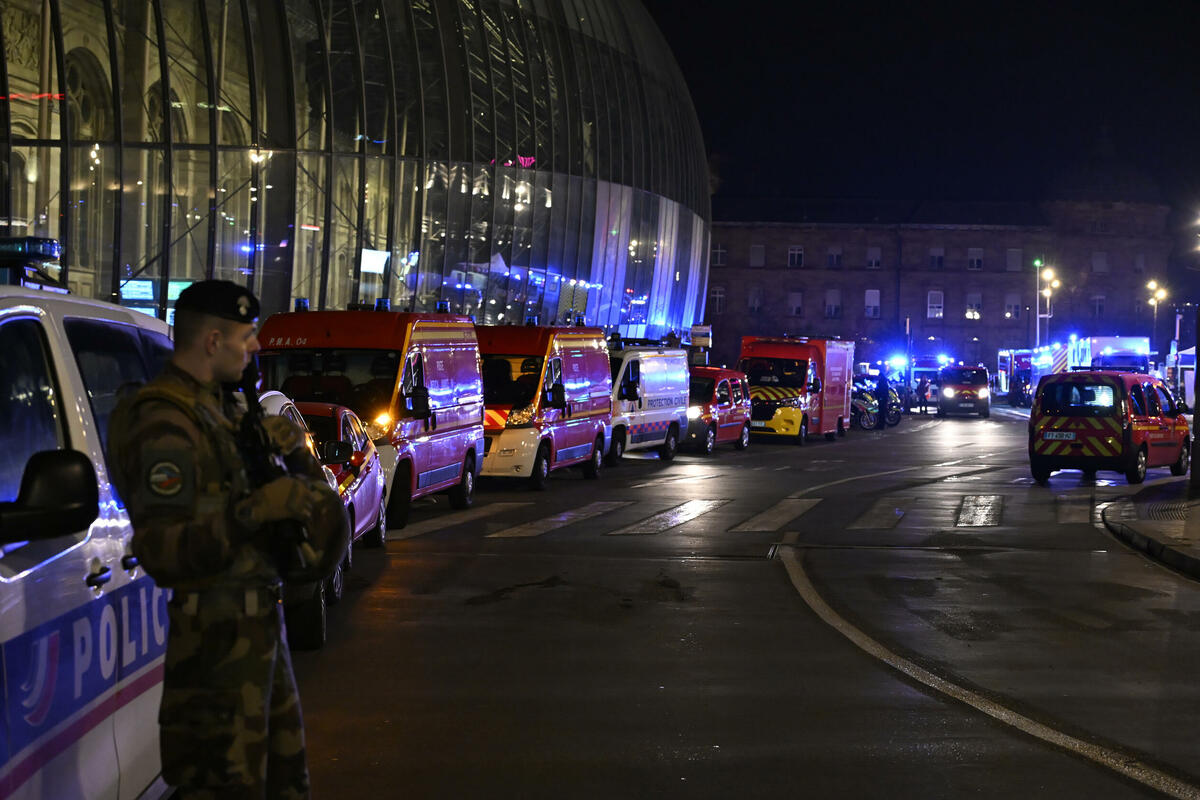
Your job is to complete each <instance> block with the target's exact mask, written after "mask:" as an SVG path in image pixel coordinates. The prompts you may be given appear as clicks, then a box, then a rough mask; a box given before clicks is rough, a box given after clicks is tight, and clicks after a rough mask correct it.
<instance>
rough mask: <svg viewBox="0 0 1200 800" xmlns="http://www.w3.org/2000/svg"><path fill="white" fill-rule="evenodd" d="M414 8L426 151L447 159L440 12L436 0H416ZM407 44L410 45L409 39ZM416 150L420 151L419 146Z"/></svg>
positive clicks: (447, 142) (433, 155)
mask: <svg viewBox="0 0 1200 800" xmlns="http://www.w3.org/2000/svg"><path fill="white" fill-rule="evenodd" d="M411 8H412V19H413V32H414V34H415V39H416V43H417V47H416V52H417V55H418V57H419V60H420V71H419V76H420V80H421V83H422V85H421V94H420V96H421V98H422V100H423V103H424V115H423V117H422V122H423V125H424V134H425V153H424V155H425V156H426V157H427V158H434V159H444V158H448V157H449V155H450V142H449V138H450V137H449V123H448V122H447V110H446V84H445V81H444V79H443V74H444V72H445V65H444V64H443V62H442V47H441V34H440V33H439V31H438V25H437V13H436V12H435V11H434V9H433V0H413V2H412V4H411ZM406 46H407V47H411V45H408V44H407V43H406ZM401 52H404V51H401ZM416 130H417V129H415V128H413V127H411V126H410V127H409V131H408V133H409V135H410V136H413V135H416ZM406 152H407V151H406ZM415 152H419V146H418V148H416V149H415Z"/></svg>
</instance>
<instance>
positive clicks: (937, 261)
mask: <svg viewBox="0 0 1200 800" xmlns="http://www.w3.org/2000/svg"><path fill="white" fill-rule="evenodd" d="M945 266H946V248H944V247H931V248H929V268H930V269H942V268H943V267H945ZM938 316H939V317H940V316H941V314H938Z"/></svg>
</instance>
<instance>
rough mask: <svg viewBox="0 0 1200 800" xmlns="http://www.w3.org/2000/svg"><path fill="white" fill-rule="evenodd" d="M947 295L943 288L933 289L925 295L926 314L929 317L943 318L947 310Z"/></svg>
mask: <svg viewBox="0 0 1200 800" xmlns="http://www.w3.org/2000/svg"><path fill="white" fill-rule="evenodd" d="M945 299H946V296H945V295H944V294H943V293H942V291H941V289H933V290H931V291H930V292H929V294H928V295H926V297H925V316H926V318H927V319H941V318H942V314H943V312H944V311H945Z"/></svg>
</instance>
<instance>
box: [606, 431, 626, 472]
mask: <svg viewBox="0 0 1200 800" xmlns="http://www.w3.org/2000/svg"><path fill="white" fill-rule="evenodd" d="M612 437H613V438H612V447H610V448H609V450H608V457H606V458H605V459H604V463H605V464H608V465H609V466H610V467H615V466H616V465H617V464H619V463H621V456H623V455H625V429H624V428H617V429H616V430H615V431H613V434H612Z"/></svg>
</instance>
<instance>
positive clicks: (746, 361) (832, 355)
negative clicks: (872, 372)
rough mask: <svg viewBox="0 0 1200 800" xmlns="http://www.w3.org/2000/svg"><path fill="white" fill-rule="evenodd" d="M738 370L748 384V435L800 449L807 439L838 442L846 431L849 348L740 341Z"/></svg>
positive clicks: (801, 341) (806, 341)
mask: <svg viewBox="0 0 1200 800" xmlns="http://www.w3.org/2000/svg"><path fill="white" fill-rule="evenodd" d="M738 369H739V370H741V371H742V372H745V373H746V375H747V377H748V378H749V380H750V398H751V402H752V406H751V412H750V429H751V431H752V432H753V433H761V434H769V435H772V436H781V437H788V438H790V439H792V440H793V441H795V442H796V443H797V444H804V442H805V441H807V439H808V436H809V434H810V433H823V434H825V437H826V438H827V439H832V438H833V437H834V436H842V435H844V434H845V432H846V428H848V427H849V425H850V395H851V392H850V376H851V374H852V373H853V369H854V342H846V341H842V340H840V339H810V338H808V337H803V336H798V337H789V336H784V337H778V338H776V337H764V336H743V337H742V354H741V357H740V359H739V360H738Z"/></svg>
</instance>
